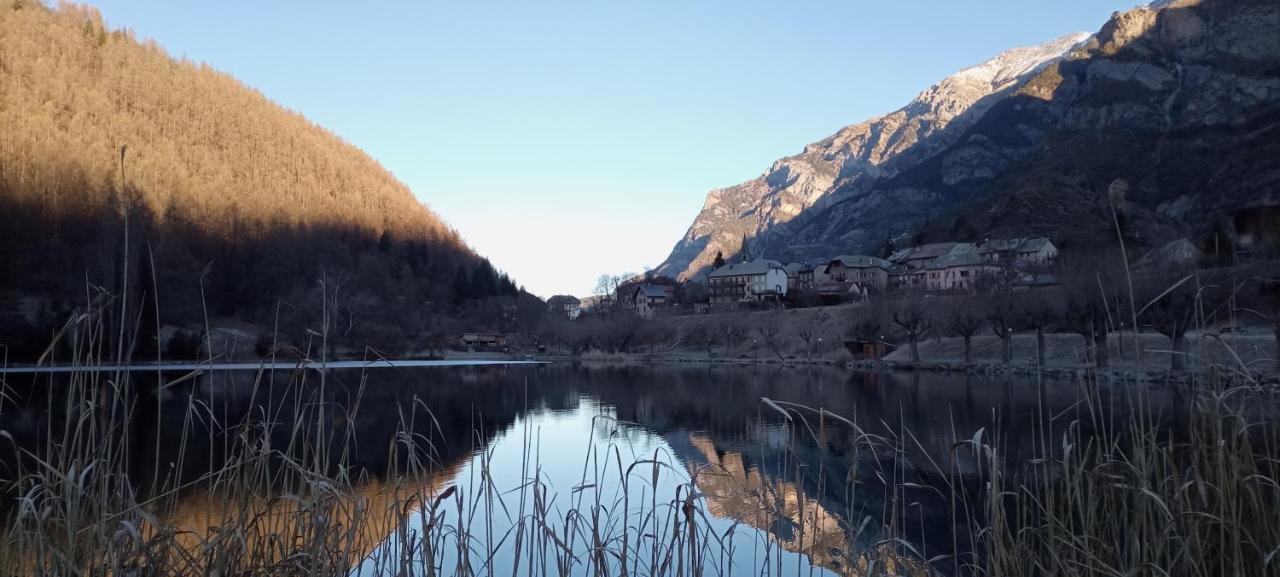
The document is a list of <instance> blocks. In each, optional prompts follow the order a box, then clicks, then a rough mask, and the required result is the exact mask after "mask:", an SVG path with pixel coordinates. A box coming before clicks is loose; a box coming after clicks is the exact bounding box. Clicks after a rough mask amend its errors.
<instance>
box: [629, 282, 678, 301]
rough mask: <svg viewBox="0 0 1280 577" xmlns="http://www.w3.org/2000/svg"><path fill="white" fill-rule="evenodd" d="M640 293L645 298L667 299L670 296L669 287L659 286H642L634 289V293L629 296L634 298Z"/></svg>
mask: <svg viewBox="0 0 1280 577" xmlns="http://www.w3.org/2000/svg"><path fill="white" fill-rule="evenodd" d="M641 293H643V296H644V297H645V298H668V297H670V296H671V287H669V286H666V285H660V284H642V285H640V286H637V287H636V292H634V293H631V296H632V297H633V298H634V297H635V296H636V295H637V294H641Z"/></svg>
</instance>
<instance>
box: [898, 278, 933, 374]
mask: <svg viewBox="0 0 1280 577" xmlns="http://www.w3.org/2000/svg"><path fill="white" fill-rule="evenodd" d="M889 314H890V316H891V318H892V320H893V324H895V325H897V326H898V328H899V329H901V330H902V332H903V334H904V335H905V336H906V337H907V344H908V345H909V346H910V347H911V361H912V362H920V337H921V336H922V335H923V334H925V333H926V332H927V331H928V330H929V325H930V322H929V321H930V319H929V314H928V311H926V310H925V306H924V302H923V298H922V295H919V294H908V295H903V296H902V298H900V299H898V300H897V301H896V302H894V303H893V304H892V305H891V306H890V311H889Z"/></svg>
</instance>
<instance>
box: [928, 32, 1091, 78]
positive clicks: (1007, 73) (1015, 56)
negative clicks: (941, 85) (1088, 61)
mask: <svg viewBox="0 0 1280 577" xmlns="http://www.w3.org/2000/svg"><path fill="white" fill-rule="evenodd" d="M1088 38H1089V34H1088V33H1086V32H1077V33H1074V34H1068V35H1066V36H1062V37H1059V38H1055V39H1053V40H1050V41H1048V42H1045V43H1044V44H1039V45H1036V46H1022V47H1018V48H1014V49H1011V50H1006V51H1004V52H1001V53H1000V54H999V55H997V56H996V57H995V58H992V59H990V60H988V61H986V62H983V63H982V64H979V65H977V66H971V67H969V68H965V69H964V70H961V71H960V72H957V73H956V74H954V75H953V76H952V77H953V78H963V79H966V80H976V81H979V82H983V83H986V84H989V85H991V86H992V87H996V88H999V87H1002V86H1004V85H1006V84H1008V83H1010V82H1013V81H1015V80H1017V79H1018V78H1021V77H1022V76H1024V75H1026V74H1027V73H1029V72H1033V71H1035V70H1036V69H1037V68H1039V67H1041V66H1043V65H1045V64H1046V63H1048V62H1051V61H1053V60H1056V59H1058V58H1060V57H1061V56H1062V55H1063V54H1066V53H1067V51H1069V50H1071V49H1072V48H1073V47H1075V46H1076V45H1078V44H1080V43H1081V42H1084V41H1085V40H1086V39H1088Z"/></svg>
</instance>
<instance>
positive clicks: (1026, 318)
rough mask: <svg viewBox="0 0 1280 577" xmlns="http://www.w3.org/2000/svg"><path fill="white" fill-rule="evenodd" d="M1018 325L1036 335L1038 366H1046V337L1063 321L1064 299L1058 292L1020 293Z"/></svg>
mask: <svg viewBox="0 0 1280 577" xmlns="http://www.w3.org/2000/svg"><path fill="white" fill-rule="evenodd" d="M1017 303H1018V305H1017V306H1018V315H1017V317H1015V319H1016V323H1017V324H1018V325H1020V326H1022V327H1023V328H1025V329H1027V330H1031V331H1034V332H1035V335H1036V366H1038V367H1044V366H1045V343H1044V335H1045V333H1046V332H1048V331H1050V330H1052V328H1053V327H1054V325H1055V324H1056V323H1058V322H1059V321H1060V320H1061V319H1062V299H1061V296H1060V295H1059V293H1058V291H1056V290H1053V291H1051V290H1037V291H1026V292H1023V293H1020V298H1018V299H1017Z"/></svg>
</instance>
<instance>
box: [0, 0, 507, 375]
mask: <svg viewBox="0 0 1280 577" xmlns="http://www.w3.org/2000/svg"><path fill="white" fill-rule="evenodd" d="M0 220H2V224H0V344H4V345H7V346H8V347H9V350H10V354H11V359H12V358H14V357H16V358H17V359H23V358H24V357H27V356H31V355H32V354H38V352H37V351H39V350H42V349H43V347H44V346H46V345H47V344H48V343H49V340H50V336H51V335H52V334H53V332H54V330H55V328H56V327H58V326H60V325H61V324H62V323H63V322H65V321H66V319H67V318H68V317H69V316H70V315H71V314H72V313H73V312H75V311H79V310H84V309H85V308H86V307H88V306H89V303H91V302H93V301H95V299H99V298H113V299H115V300H117V301H120V299H122V298H123V301H121V302H123V307H112V308H113V309H117V308H118V309H119V310H117V311H116V313H115V314H116V315H117V317H118V318H122V319H126V321H127V319H134V320H133V321H132V322H126V323H125V325H126V326H129V327H131V330H130V331H125V333H129V332H138V333H139V335H140V336H139V337H138V338H136V339H133V340H131V341H130V343H129V347H127V348H133V349H136V350H138V351H144V350H150V349H155V348H156V346H157V342H156V340H157V339H155V338H154V334H158V333H157V331H156V327H157V325H172V326H180V327H187V326H197V327H198V326H201V325H203V324H204V321H205V319H208V318H214V319H216V318H231V319H235V320H238V321H248V322H253V323H259V324H263V325H269V326H276V325H277V324H278V325H279V326H281V327H282V330H283V331H286V332H290V333H293V334H290V335H288V337H289V338H290V339H293V341H294V342H300V341H301V340H302V337H300V336H297V335H300V334H304V333H308V329H310V331H312V332H320V333H326V332H328V333H335V332H336V333H337V334H338V336H341V337H342V338H343V339H346V340H347V341H348V342H346V344H348V345H350V346H351V347H352V348H355V347H358V346H361V345H363V344H373V345H375V346H384V347H391V348H401V347H410V348H411V347H421V346H423V343H424V342H425V340H430V339H439V338H441V335H440V334H438V333H439V331H440V330H443V329H442V327H444V326H446V325H448V320H450V319H452V320H455V321H456V320H460V319H465V320H466V323H465V324H467V325H468V326H474V327H475V328H486V326H488V328H494V329H496V328H499V327H497V326H492V325H496V324H498V323H500V322H502V315H501V314H499V313H496V312H495V311H501V310H502V309H503V306H502V305H503V303H502V302H499V301H501V300H502V299H507V300H509V301H511V302H514V300H516V297H517V296H518V295H519V291H518V290H517V288H516V286H515V285H514V283H512V281H511V280H510V279H508V278H506V276H505V275H502V274H500V273H498V272H497V271H496V270H494V268H493V266H491V265H490V263H489V262H488V261H487V260H485V259H483V258H481V257H479V256H477V255H475V254H474V253H473V252H472V251H471V250H469V249H468V248H467V247H466V246H465V245H464V244H463V242H462V241H461V240H460V238H459V236H458V234H457V233H456V232H455V231H453V230H452V229H450V228H449V227H448V226H447V225H446V224H444V223H443V222H442V221H441V220H440V219H439V218H438V217H437V216H436V215H435V214H433V213H432V212H431V211H430V210H429V209H427V208H426V207H425V206H423V205H422V204H421V203H420V202H419V201H418V200H417V199H415V197H414V196H413V195H412V194H411V192H410V191H409V190H408V188H407V187H405V186H404V185H403V184H401V183H400V182H398V181H397V180H396V179H395V178H394V177H393V176H392V175H391V174H390V173H388V172H387V171H386V170H385V169H383V168H382V167H381V166H379V165H378V163H377V162H376V161H374V160H373V159H372V158H370V157H369V156H367V155H366V154H364V153H363V152H361V151H360V150H359V149H357V148H356V147H354V146H352V145H350V144H348V143H346V142H343V141H342V140H341V139H340V138H338V137H337V136H335V135H333V134H331V133H329V132H328V131H326V130H324V129H323V128H321V127H319V126H316V125H314V124H312V123H310V122H309V121H307V119H305V118H303V117H302V116H301V115H299V114H297V113H295V112H292V111H289V110H287V109H285V108H283V107H281V106H278V105H276V104H275V103H272V102H271V101H269V100H268V99H267V98H265V97H264V96H263V95H262V94H260V93H258V92H256V91H254V90H252V89H250V88H248V87H246V86H244V85H243V84H241V83H240V82H238V81H236V80H235V79H234V78H232V77H230V76H228V75H226V74H223V73H220V72H218V71H216V70H214V69H213V68H211V67H209V66H208V65H205V64H196V63H192V62H186V61H178V60H175V59H173V58H171V57H170V56H168V55H167V54H166V53H165V52H164V50H163V49H162V48H160V47H159V46H156V45H155V44H154V43H151V42H139V41H138V40H136V39H135V38H134V36H133V34H132V33H131V32H129V31H128V30H125V29H111V28H109V27H107V26H104V24H103V22H102V19H101V18H100V16H99V15H98V14H97V13H96V11H94V10H92V9H89V8H82V7H75V6H65V5H64V6H59V7H57V8H49V7H46V6H44V5H42V4H41V3H38V2H33V1H31V0H6V1H5V2H3V4H0ZM157 303H158V307H157V306H155V305H156V304H157ZM325 304H327V305H329V306H328V308H329V309H331V310H332V311H334V312H333V314H331V315H328V316H326V315H324V314H322V308H324V307H323V305H325ZM507 308H508V309H509V308H510V307H507ZM157 312H158V313H159V317H160V319H161V320H160V321H158V322H157V321H155V320H154V317H155V316H157V315H156V313H157ZM333 317H336V320H335V319H334V318H333ZM141 318H146V319H148V322H147V323H141V322H139V321H138V319H141ZM321 319H328V320H327V322H329V323H330V325H331V326H320V325H318V324H317V323H321V322H324V321H322V320H321ZM148 325H149V327H148ZM326 328H328V329H341V330H336V331H325V330H323V329H326ZM161 332H163V331H161ZM161 346H162V345H161Z"/></svg>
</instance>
